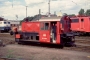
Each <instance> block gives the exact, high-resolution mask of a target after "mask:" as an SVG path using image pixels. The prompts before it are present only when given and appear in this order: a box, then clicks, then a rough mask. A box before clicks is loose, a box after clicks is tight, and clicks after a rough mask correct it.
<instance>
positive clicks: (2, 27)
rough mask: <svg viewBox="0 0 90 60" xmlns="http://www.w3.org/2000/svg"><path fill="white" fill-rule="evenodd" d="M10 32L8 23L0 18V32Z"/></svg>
mask: <svg viewBox="0 0 90 60" xmlns="http://www.w3.org/2000/svg"><path fill="white" fill-rule="evenodd" d="M10 30H11V25H10V22H9V21H7V20H4V19H3V18H0V32H9V31H10Z"/></svg>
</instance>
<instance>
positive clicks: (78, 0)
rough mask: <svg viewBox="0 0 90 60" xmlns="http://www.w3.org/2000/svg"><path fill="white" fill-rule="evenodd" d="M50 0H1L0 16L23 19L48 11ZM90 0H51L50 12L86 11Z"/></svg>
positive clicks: (75, 12)
mask: <svg viewBox="0 0 90 60" xmlns="http://www.w3.org/2000/svg"><path fill="white" fill-rule="evenodd" d="M48 1H49V0H0V17H4V18H5V19H8V20H17V17H18V20H23V19H24V18H25V17H26V6H28V7H27V16H34V15H36V14H38V13H39V9H41V14H43V15H45V14H47V13H48ZM89 3H90V0H51V4H50V7H51V8H50V12H51V13H52V14H54V12H55V11H56V13H57V14H58V13H59V12H60V11H61V12H62V13H67V14H76V15H77V14H78V11H79V10H80V9H81V8H83V9H85V11H86V10H87V9H89V8H90V4H89Z"/></svg>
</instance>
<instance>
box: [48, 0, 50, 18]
mask: <svg viewBox="0 0 90 60" xmlns="http://www.w3.org/2000/svg"><path fill="white" fill-rule="evenodd" d="M48 17H50V0H49V2H48Z"/></svg>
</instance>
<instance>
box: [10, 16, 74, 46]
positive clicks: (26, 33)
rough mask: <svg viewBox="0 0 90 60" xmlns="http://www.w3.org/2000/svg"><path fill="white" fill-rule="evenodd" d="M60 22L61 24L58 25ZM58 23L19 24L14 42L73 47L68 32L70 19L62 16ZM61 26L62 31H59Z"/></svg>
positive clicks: (32, 22) (34, 22)
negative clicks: (19, 29) (19, 28)
mask: <svg viewBox="0 0 90 60" xmlns="http://www.w3.org/2000/svg"><path fill="white" fill-rule="evenodd" d="M60 20H61V21H62V23H60ZM60 20H59V21H28V20H26V21H24V22H22V24H21V31H17V29H15V30H16V31H15V32H14V33H15V41H16V42H17V43H21V42H24V41H28V42H30V41H33V42H39V43H48V44H58V45H61V46H62V47H64V46H65V45H68V44H70V45H73V44H74V43H75V41H74V40H73V37H74V34H73V33H72V31H71V30H70V28H71V19H70V18H69V17H68V16H63V17H61V18H60ZM61 24H62V25H63V29H61ZM11 34H12V33H11Z"/></svg>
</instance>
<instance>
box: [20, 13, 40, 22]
mask: <svg viewBox="0 0 90 60" xmlns="http://www.w3.org/2000/svg"><path fill="white" fill-rule="evenodd" d="M40 18H41V15H40V14H38V15H35V16H31V17H26V18H24V19H23V20H22V21H20V24H21V23H22V22H23V21H25V20H26V19H28V21H32V20H35V19H40Z"/></svg>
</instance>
